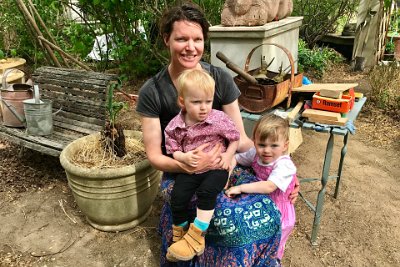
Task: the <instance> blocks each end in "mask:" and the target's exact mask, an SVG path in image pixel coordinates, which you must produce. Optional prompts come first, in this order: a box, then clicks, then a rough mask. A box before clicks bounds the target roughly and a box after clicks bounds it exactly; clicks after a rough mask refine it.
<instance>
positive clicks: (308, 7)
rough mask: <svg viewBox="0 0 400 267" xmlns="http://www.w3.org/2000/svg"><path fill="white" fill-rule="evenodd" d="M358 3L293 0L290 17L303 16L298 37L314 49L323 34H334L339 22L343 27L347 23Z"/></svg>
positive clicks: (352, 1) (356, 1)
mask: <svg viewBox="0 0 400 267" xmlns="http://www.w3.org/2000/svg"><path fill="white" fill-rule="evenodd" d="M358 3H359V0H350V1H349V0H339V1H338V0H294V1H293V14H292V16H303V23H302V26H301V27H300V36H301V37H302V38H303V39H304V40H305V41H306V43H307V44H308V46H309V47H314V46H315V44H316V43H317V42H318V41H319V40H320V39H321V38H322V37H323V36H324V35H325V34H327V33H330V32H335V29H336V27H337V26H338V22H339V21H340V20H341V21H342V22H341V23H342V24H343V25H344V24H346V23H347V22H349V20H350V18H351V17H352V15H353V14H354V13H355V12H356V7H357V5H358ZM343 18H345V19H343ZM343 20H344V21H343Z"/></svg>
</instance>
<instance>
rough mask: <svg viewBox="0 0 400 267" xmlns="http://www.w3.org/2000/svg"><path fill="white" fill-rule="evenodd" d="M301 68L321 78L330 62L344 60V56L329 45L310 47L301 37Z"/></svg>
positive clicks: (299, 55) (299, 54)
mask: <svg viewBox="0 0 400 267" xmlns="http://www.w3.org/2000/svg"><path fill="white" fill-rule="evenodd" d="M298 58H299V69H300V71H306V72H310V73H312V74H314V75H315V76H316V77H317V78H321V77H322V76H323V75H324V72H325V70H326V68H327V67H328V65H329V64H331V63H339V62H341V61H343V60H344V58H343V56H342V55H340V54H339V53H338V52H336V51H335V50H333V49H332V48H328V47H317V46H315V47H314V48H313V49H309V48H308V47H307V44H306V42H305V41H303V40H302V39H299V53H298Z"/></svg>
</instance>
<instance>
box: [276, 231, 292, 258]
mask: <svg viewBox="0 0 400 267" xmlns="http://www.w3.org/2000/svg"><path fill="white" fill-rule="evenodd" d="M293 229H294V224H290V225H286V223H282V235H281V241H280V242H279V248H278V253H277V257H278V259H280V260H281V259H282V257H283V253H284V252H285V245H286V242H287V240H288V238H289V235H290V234H291V233H292V231H293Z"/></svg>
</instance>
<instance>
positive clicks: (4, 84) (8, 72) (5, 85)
mask: <svg viewBox="0 0 400 267" xmlns="http://www.w3.org/2000/svg"><path fill="white" fill-rule="evenodd" d="M14 70H15V69H6V71H5V72H4V74H3V80H2V86H3V90H6V89H7V85H8V84H7V76H8V74H10V73H11V72H12V71H14ZM11 89H12V90H14V89H13V88H11Z"/></svg>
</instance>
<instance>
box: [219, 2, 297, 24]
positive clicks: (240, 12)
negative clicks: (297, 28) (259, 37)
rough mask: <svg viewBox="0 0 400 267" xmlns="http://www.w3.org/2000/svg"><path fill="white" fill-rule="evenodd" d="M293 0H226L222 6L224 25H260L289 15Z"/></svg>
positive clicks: (222, 21)
mask: <svg viewBox="0 0 400 267" xmlns="http://www.w3.org/2000/svg"><path fill="white" fill-rule="evenodd" d="M292 11H293V2H292V0H226V1H225V3H224V6H223V8H222V13H221V24H222V25H224V26H259V25H264V24H265V23H267V22H271V21H273V20H280V19H283V18H286V17H287V16H289V15H290V14H291V13H292Z"/></svg>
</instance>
